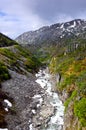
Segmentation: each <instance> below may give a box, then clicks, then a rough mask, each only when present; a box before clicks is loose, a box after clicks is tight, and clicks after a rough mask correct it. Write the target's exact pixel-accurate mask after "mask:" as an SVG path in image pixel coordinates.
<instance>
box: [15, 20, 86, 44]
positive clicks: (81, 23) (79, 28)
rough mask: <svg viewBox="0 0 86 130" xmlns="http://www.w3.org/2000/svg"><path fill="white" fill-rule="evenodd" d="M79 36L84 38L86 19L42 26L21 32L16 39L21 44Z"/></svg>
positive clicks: (85, 34) (85, 35)
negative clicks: (34, 29)
mask: <svg viewBox="0 0 86 130" xmlns="http://www.w3.org/2000/svg"><path fill="white" fill-rule="evenodd" d="M77 36H81V37H84V38H86V21H85V20H81V19H75V20H72V21H69V22H65V23H57V24H53V25H51V26H44V27H42V28H40V29H38V30H36V31H29V32H25V33H23V34H21V35H20V36H18V37H17V38H16V41H17V42H19V43H21V44H41V43H44V42H47V43H51V42H55V43H56V42H57V41H58V40H59V39H62V38H69V37H77Z"/></svg>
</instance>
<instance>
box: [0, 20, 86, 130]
mask: <svg viewBox="0 0 86 130" xmlns="http://www.w3.org/2000/svg"><path fill="white" fill-rule="evenodd" d="M17 42H18V43H17ZM47 68H48V69H47ZM0 129H1V130H2V129H3V130H86V21H84V20H80V19H77V20H73V21H69V22H66V23H58V24H54V25H51V26H49V27H43V28H41V29H39V30H36V31H31V32H26V33H24V34H22V35H20V36H19V37H18V38H16V41H14V40H12V39H10V38H8V37H6V36H5V35H3V34H0Z"/></svg>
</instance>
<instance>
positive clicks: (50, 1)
mask: <svg viewBox="0 0 86 130" xmlns="http://www.w3.org/2000/svg"><path fill="white" fill-rule="evenodd" d="M85 14H86V0H0V31H1V32H2V33H4V34H6V35H8V36H10V37H12V38H15V37H17V36H18V35H20V34H21V33H23V32H26V31H29V30H35V29H38V28H40V27H41V26H44V25H50V24H53V23H57V22H65V21H69V20H72V19H75V18H83V19H85V18H86V16H85Z"/></svg>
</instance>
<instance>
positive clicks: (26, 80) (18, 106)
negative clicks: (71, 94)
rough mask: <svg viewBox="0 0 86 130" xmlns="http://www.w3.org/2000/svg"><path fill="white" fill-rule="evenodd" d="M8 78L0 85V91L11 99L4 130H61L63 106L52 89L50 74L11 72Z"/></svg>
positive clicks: (44, 71)
mask: <svg viewBox="0 0 86 130" xmlns="http://www.w3.org/2000/svg"><path fill="white" fill-rule="evenodd" d="M10 75H11V77H12V78H11V79H10V80H8V81H6V82H4V83H2V89H3V91H4V92H6V93H8V94H9V96H10V97H12V98H13V102H11V103H12V106H11V107H9V106H8V115H7V116H6V122H7V124H8V125H7V127H8V130H11V129H12V130H20V129H23V130H56V129H57V128H58V130H62V125H63V111H64V110H63V109H64V107H63V105H62V102H61V101H60V100H59V98H58V95H57V93H55V92H54V90H53V89H52V88H53V86H52V83H51V76H50V74H49V73H48V72H47V71H46V70H40V71H39V72H38V73H37V74H36V77H34V76H33V75H31V74H29V75H28V76H25V75H20V74H18V73H16V72H14V71H10ZM57 108H58V109H57ZM57 126H58V127H57Z"/></svg>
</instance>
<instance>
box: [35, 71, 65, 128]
mask: <svg viewBox="0 0 86 130" xmlns="http://www.w3.org/2000/svg"><path fill="white" fill-rule="evenodd" d="M36 78H37V80H36V82H37V83H39V84H40V86H41V87H42V88H43V89H44V90H45V93H47V95H48V96H47V98H50V104H51V105H52V106H53V107H54V114H53V116H51V117H50V120H49V122H48V124H47V127H43V128H42V129H41V130H62V128H63V124H64V122H63V116H64V106H63V104H62V101H61V100H60V99H59V96H58V93H56V92H55V91H54V90H53V84H52V82H51V75H50V74H49V73H48V71H47V70H46V69H44V70H42V69H40V70H39V72H38V73H37V74H36Z"/></svg>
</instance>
